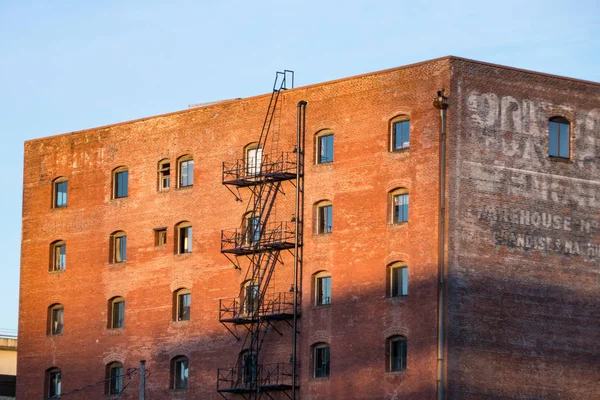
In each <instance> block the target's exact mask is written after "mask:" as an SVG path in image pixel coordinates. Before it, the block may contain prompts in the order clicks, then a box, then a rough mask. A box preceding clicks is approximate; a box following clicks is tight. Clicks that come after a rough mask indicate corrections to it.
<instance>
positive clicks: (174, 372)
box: [171, 356, 190, 390]
mask: <svg viewBox="0 0 600 400" xmlns="http://www.w3.org/2000/svg"><path fill="white" fill-rule="evenodd" d="M181 365H185V369H184V370H183V371H185V373H184V374H183V381H181V380H180V379H181V378H182V376H179V375H181V374H180V373H179V372H180V371H181V370H180V369H179V368H180V366H181ZM189 376H190V359H189V358H188V357H186V356H175V357H173V358H172V359H171V389H172V390H188V389H189V380H190V377H189Z"/></svg>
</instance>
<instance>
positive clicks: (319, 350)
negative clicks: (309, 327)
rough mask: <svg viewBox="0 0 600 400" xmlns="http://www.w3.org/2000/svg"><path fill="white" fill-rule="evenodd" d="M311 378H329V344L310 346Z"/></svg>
mask: <svg viewBox="0 0 600 400" xmlns="http://www.w3.org/2000/svg"><path fill="white" fill-rule="evenodd" d="M312 357H313V363H312V366H313V374H312V375H313V378H329V363H330V351H329V344H327V343H316V344H314V345H313V346H312Z"/></svg>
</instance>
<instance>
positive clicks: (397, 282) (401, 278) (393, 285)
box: [388, 263, 408, 297]
mask: <svg viewBox="0 0 600 400" xmlns="http://www.w3.org/2000/svg"><path fill="white" fill-rule="evenodd" d="M388 268H389V292H388V296H389V297H400V296H407V295H408V267H407V266H406V265H405V264H403V263H395V264H392V265H390V266H389V267H388Z"/></svg>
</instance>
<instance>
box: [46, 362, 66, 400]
mask: <svg viewBox="0 0 600 400" xmlns="http://www.w3.org/2000/svg"><path fill="white" fill-rule="evenodd" d="M61 381H62V378H61V373H60V369H58V368H48V369H47V370H46V379H45V385H44V386H45V388H46V390H44V392H45V393H46V398H48V399H52V398H57V399H58V398H59V397H60V394H61Z"/></svg>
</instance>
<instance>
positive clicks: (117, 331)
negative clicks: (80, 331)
mask: <svg viewBox="0 0 600 400" xmlns="http://www.w3.org/2000/svg"><path fill="white" fill-rule="evenodd" d="M124 330H125V328H106V333H108V334H110V335H120V334H122V333H123V331H124Z"/></svg>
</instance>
